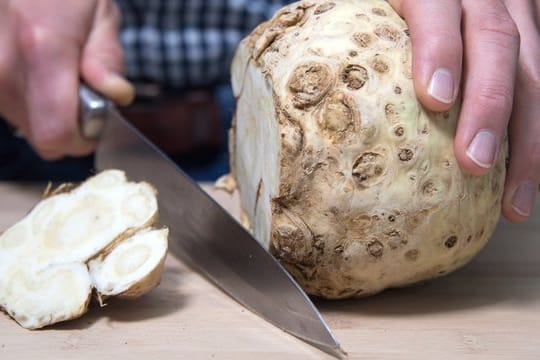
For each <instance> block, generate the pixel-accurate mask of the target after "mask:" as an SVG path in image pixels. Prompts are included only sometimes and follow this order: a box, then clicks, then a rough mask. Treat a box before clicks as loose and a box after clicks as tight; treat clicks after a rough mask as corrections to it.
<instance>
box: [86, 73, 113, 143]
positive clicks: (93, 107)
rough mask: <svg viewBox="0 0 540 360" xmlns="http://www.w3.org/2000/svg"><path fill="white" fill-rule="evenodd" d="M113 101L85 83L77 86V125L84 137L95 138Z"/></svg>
mask: <svg viewBox="0 0 540 360" xmlns="http://www.w3.org/2000/svg"><path fill="white" fill-rule="evenodd" d="M113 106H114V105H113V103H112V102H111V101H110V100H107V99H106V98H104V97H103V96H101V95H100V94H98V93H97V92H95V91H94V90H92V89H90V88H89V87H88V86H87V85H85V84H82V83H81V84H80V86H79V126H80V129H81V134H82V136H83V137H84V138H85V139H89V140H96V139H98V138H99V137H100V135H101V133H102V132H103V129H104V126H105V121H106V119H107V116H108V113H109V111H110V109H111V108H112V107H113Z"/></svg>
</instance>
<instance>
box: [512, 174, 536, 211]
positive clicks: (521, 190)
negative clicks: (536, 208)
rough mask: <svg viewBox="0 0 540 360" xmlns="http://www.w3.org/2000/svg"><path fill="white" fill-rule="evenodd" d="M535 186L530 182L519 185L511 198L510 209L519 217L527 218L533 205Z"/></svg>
mask: <svg viewBox="0 0 540 360" xmlns="http://www.w3.org/2000/svg"><path fill="white" fill-rule="evenodd" d="M535 195H536V186H535V185H534V183H533V182H531V181H524V182H522V183H521V185H519V187H518V188H517V190H516V192H515V193H514V196H513V197H512V208H513V209H514V211H515V212H517V213H518V214H519V215H521V216H529V215H530V214H531V209H532V207H533V205H534V197H535Z"/></svg>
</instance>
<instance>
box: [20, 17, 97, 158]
mask: <svg viewBox="0 0 540 360" xmlns="http://www.w3.org/2000/svg"><path fill="white" fill-rule="evenodd" d="M18 40H19V44H20V45H21V52H22V57H21V59H22V61H23V62H24V64H23V66H24V69H25V70H26V74H25V81H24V86H25V89H24V90H25V91H24V98H25V102H26V104H25V105H26V108H27V123H26V127H27V128H26V129H23V131H24V132H25V134H24V135H25V136H26V137H27V138H28V140H29V142H30V143H31V144H32V145H33V147H34V148H35V150H36V151H37V152H38V153H39V155H40V156H41V157H43V158H45V159H57V158H60V157H63V156H65V155H74V156H78V155H84V154H88V153H90V152H91V151H92V150H93V147H94V144H93V143H91V142H88V141H84V140H83V139H82V138H81V137H80V135H79V129H78V122H77V106H78V95H77V94H78V91H77V89H78V82H79V80H78V74H79V57H80V52H79V47H78V46H77V44H75V43H73V41H72V39H71V38H66V37H64V36H61V34H58V32H56V31H54V29H53V28H51V27H48V26H45V25H43V24H42V23H40V22H31V23H28V22H25V21H24V20H22V21H21V23H19V39H18Z"/></svg>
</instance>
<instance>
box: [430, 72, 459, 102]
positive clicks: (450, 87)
mask: <svg viewBox="0 0 540 360" xmlns="http://www.w3.org/2000/svg"><path fill="white" fill-rule="evenodd" d="M428 93H429V94H430V95H431V96H432V97H434V98H435V99H437V100H439V101H440V102H443V103H445V104H451V103H452V102H453V101H454V79H453V78H452V73H451V72H450V70H448V69H445V68H438V69H437V70H435V72H434V73H433V75H432V76H431V80H430V82H429V86H428Z"/></svg>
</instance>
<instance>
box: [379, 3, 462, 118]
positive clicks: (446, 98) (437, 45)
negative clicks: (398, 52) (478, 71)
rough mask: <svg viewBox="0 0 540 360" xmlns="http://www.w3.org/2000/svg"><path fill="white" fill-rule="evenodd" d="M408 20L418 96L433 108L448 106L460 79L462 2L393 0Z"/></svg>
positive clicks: (454, 95)
mask: <svg viewBox="0 0 540 360" xmlns="http://www.w3.org/2000/svg"><path fill="white" fill-rule="evenodd" d="M389 2H390V4H391V5H392V6H393V7H394V9H396V10H397V11H398V12H399V13H400V14H401V15H402V16H403V17H404V18H405V20H406V21H407V24H408V26H409V30H410V34H411V41H412V49H413V78H414V85H415V89H416V93H417V96H418V98H419V100H420V101H421V102H422V104H423V105H424V106H426V107H427V108H428V109H430V110H434V111H443V110H447V109H449V108H450V107H451V106H452V104H453V103H454V101H455V100H456V97H457V94H458V92H459V79H460V78H461V65H462V42H461V29H460V26H461V25H460V23H461V1H457V0H438V1H431V0H401V1H399V0H393V1H392V0H390V1H389Z"/></svg>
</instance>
